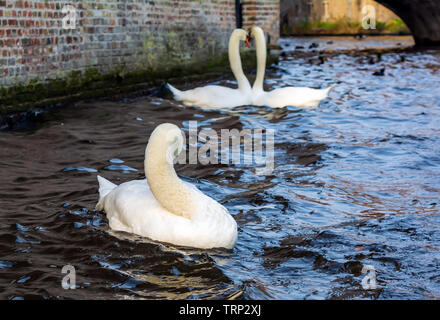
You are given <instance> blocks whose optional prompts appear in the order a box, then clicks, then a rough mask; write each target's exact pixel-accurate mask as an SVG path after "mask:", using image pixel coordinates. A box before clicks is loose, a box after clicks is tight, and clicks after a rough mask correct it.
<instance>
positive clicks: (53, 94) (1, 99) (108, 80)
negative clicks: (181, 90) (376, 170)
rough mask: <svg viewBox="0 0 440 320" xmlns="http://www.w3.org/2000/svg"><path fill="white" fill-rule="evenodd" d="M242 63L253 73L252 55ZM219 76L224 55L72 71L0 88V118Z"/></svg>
mask: <svg viewBox="0 0 440 320" xmlns="http://www.w3.org/2000/svg"><path fill="white" fill-rule="evenodd" d="M268 58H269V61H268V64H271V63H274V62H277V57H271V56H269V57H268ZM242 61H243V69H244V70H245V71H249V70H252V69H254V68H255V66H256V57H255V53H254V52H252V51H246V52H244V53H242ZM223 74H230V75H231V76H232V74H231V72H230V68H229V60H228V55H226V54H224V55H221V56H219V57H218V58H215V59H211V60H208V61H204V62H199V63H197V64H187V65H174V66H172V67H169V68H155V69H153V68H151V67H146V68H143V69H141V68H139V69H137V70H136V71H127V69H126V68H125V67H118V68H116V69H114V70H113V71H112V72H110V73H105V74H102V73H100V72H99V71H98V70H97V69H94V68H89V69H87V70H85V71H84V72H81V71H72V72H70V73H68V74H67V76H65V77H64V78H55V79H53V80H49V81H47V82H46V83H43V82H39V81H38V80H37V79H33V80H31V81H29V82H28V83H27V84H23V83H18V84H17V85H15V86H12V87H9V88H0V117H1V116H4V115H7V114H13V113H19V112H23V111H27V110H28V109H30V108H35V107H43V106H49V105H55V104H59V103H69V102H73V101H78V100H82V99H87V98H98V97H105V96H115V95H120V94H124V93H129V92H133V91H139V90H144V89H147V88H152V87H155V86H158V85H160V84H161V83H163V82H165V81H172V82H173V83H179V82H185V81H191V80H199V79H203V78H209V77H211V78H212V77H214V76H219V75H223Z"/></svg>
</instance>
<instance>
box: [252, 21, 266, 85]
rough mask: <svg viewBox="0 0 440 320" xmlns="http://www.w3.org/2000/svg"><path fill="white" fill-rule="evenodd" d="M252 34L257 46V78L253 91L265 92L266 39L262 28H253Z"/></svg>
mask: <svg viewBox="0 0 440 320" xmlns="http://www.w3.org/2000/svg"><path fill="white" fill-rule="evenodd" d="M252 34H253V36H254V37H255V43H256V45H257V77H256V78H255V82H254V85H253V87H252V90H253V91H254V92H256V91H258V92H261V91H263V81H264V74H265V71H266V55H267V50H266V39H265V37H264V32H263V30H262V29H261V28H260V27H252Z"/></svg>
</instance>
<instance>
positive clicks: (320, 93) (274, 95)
mask: <svg viewBox="0 0 440 320" xmlns="http://www.w3.org/2000/svg"><path fill="white" fill-rule="evenodd" d="M251 39H255V42H256V46H257V77H256V79H255V82H254V85H253V86H252V87H251V85H250V83H249V81H248V79H247V78H246V76H245V75H244V73H243V68H242V64H241V59H240V41H246V44H248V45H249V41H250V40H251ZM228 51H229V63H230V66H231V70H232V73H233V74H234V76H235V79H236V80H237V83H238V88H237V89H232V88H228V87H222V86H216V85H208V86H204V87H199V88H195V89H191V90H187V91H180V90H178V89H176V88H174V87H173V86H172V85H170V84H167V87H168V88H169V89H170V91H171V92H172V93H173V95H174V99H175V100H177V101H181V102H182V103H183V104H184V105H185V106H199V107H201V108H204V109H228V108H234V107H238V106H242V105H256V106H269V107H271V108H282V107H285V106H296V107H299V108H306V107H317V106H318V105H319V103H320V102H321V101H322V100H323V99H325V98H327V96H328V93H329V91H330V90H331V89H332V88H333V87H334V86H335V85H332V86H330V87H328V88H326V89H312V88H307V87H285V88H279V89H275V90H272V91H269V92H266V91H264V89H263V82H264V75H265V70H266V59H267V48H266V39H265V36H264V32H263V30H262V29H261V28H260V27H257V26H254V27H252V29H251V32H250V34H248V33H247V32H246V31H245V30H243V29H235V30H234V31H233V32H232V35H231V37H230V39H229V50H228Z"/></svg>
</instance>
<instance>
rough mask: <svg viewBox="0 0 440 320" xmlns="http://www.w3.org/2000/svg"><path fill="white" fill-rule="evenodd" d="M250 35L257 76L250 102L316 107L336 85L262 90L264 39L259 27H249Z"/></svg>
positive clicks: (271, 105)
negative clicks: (322, 87) (255, 53)
mask: <svg viewBox="0 0 440 320" xmlns="http://www.w3.org/2000/svg"><path fill="white" fill-rule="evenodd" d="M250 37H253V38H255V42H256V46H257V77H256V78H255V82H254V85H253V87H252V104H253V105H256V106H269V107H271V108H282V107H285V106H296V107H299V108H306V107H317V106H318V105H319V103H320V102H321V100H323V99H325V98H327V96H328V93H329V91H330V90H331V89H332V88H333V87H334V86H335V85H336V84H334V85H331V86H330V87H328V88H327V89H312V88H307V87H285V88H279V89H275V90H272V91H269V92H266V91H264V89H263V81H264V73H265V70H266V55H267V52H266V39H265V37H264V32H263V30H262V29H261V28H260V27H257V26H254V27H252V29H251V32H250Z"/></svg>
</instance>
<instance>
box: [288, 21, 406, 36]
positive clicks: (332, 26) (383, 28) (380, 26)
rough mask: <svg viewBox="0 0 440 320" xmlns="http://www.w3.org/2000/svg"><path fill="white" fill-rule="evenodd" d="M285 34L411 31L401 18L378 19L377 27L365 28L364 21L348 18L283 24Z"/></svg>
mask: <svg viewBox="0 0 440 320" xmlns="http://www.w3.org/2000/svg"><path fill="white" fill-rule="evenodd" d="M281 31H282V33H283V34H357V33H409V29H408V27H407V26H406V25H405V23H404V22H403V21H402V20H401V19H399V18H396V19H392V20H389V21H386V22H383V21H376V29H369V30H365V29H364V28H363V27H362V23H358V22H353V21H350V20H348V19H347V18H343V19H340V20H338V21H335V22H325V21H315V22H310V21H304V22H301V23H299V24H298V25H296V26H294V27H290V28H289V27H287V25H282V26H281Z"/></svg>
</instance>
